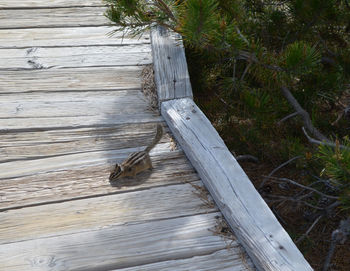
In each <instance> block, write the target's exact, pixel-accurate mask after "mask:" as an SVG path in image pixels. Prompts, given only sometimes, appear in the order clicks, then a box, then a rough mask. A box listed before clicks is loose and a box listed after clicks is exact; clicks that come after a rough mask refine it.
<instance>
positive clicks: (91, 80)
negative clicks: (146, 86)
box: [0, 66, 142, 110]
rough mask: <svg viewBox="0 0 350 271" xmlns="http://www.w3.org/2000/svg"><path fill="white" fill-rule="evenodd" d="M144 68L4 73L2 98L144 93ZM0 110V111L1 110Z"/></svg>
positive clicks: (92, 68)
mask: <svg viewBox="0 0 350 271" xmlns="http://www.w3.org/2000/svg"><path fill="white" fill-rule="evenodd" d="M141 70H142V66H125V67H83V68H66V69H47V70H45V69H41V70H18V71H6V70H3V71H1V80H0V95H1V97H3V95H4V94H11V93H16V95H17V93H23V92H72V91H86V92H87V91H91V90H128V89H141V79H140V74H141ZM0 110H1V109H0Z"/></svg>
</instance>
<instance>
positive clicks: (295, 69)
mask: <svg viewBox="0 0 350 271" xmlns="http://www.w3.org/2000/svg"><path fill="white" fill-rule="evenodd" d="M284 58H285V66H286V69H287V70H288V71H289V72H291V73H293V74H294V75H300V74H305V73H307V72H311V71H312V70H313V69H314V68H316V67H317V66H318V64H319V63H320V60H321V56H320V53H319V52H318V51H317V49H316V48H315V47H311V46H310V45H308V44H307V43H305V42H303V41H296V42H294V43H292V44H289V45H288V46H287V48H286V50H285V52H284Z"/></svg>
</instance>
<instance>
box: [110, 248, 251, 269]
mask: <svg viewBox="0 0 350 271" xmlns="http://www.w3.org/2000/svg"><path fill="white" fill-rule="evenodd" d="M137 268H138V270H143V271H154V270H162V271H174V270H176V271H198V270H201V271H254V270H255V267H254V266H253V264H252V263H251V261H250V260H249V258H248V257H247V256H245V254H244V252H243V251H242V253H232V251H231V249H223V250H219V251H216V252H214V253H212V254H208V255H203V256H194V257H191V258H187V259H178V260H170V261H164V262H157V263H151V264H147V265H142V266H138V267H137ZM134 270H135V267H130V268H122V269H114V270H111V271H134Z"/></svg>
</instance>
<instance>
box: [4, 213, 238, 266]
mask: <svg viewBox="0 0 350 271" xmlns="http://www.w3.org/2000/svg"><path fill="white" fill-rule="evenodd" d="M217 215H218V213H213V214H203V215H197V216H189V217H182V218H176V219H168V220H161V221H158V220H156V221H150V222H148V223H141V224H134V225H133V224H131V225H123V226H112V227H108V228H104V229H100V230H96V231H88V232H82V233H76V234H69V235H63V236H55V237H49V238H43V239H36V240H30V241H23V242H16V243H11V244H5V245H1V246H0V263H1V266H2V268H3V270H7V271H18V270H35V269H38V268H40V269H41V270H111V269H118V268H125V267H132V266H134V267H136V266H138V265H143V264H149V263H153V262H161V261H168V260H176V259H183V258H190V257H193V256H197V255H206V254H211V253H213V252H215V251H218V250H222V249H224V248H225V247H227V245H228V244H227V243H226V242H225V240H223V238H222V237H220V236H217V235H214V234H213V233H212V232H210V231H209V230H208V229H211V228H214V227H215V223H216V222H215V216H217ZM231 250H232V251H233V253H235V252H238V253H239V249H237V243H236V242H233V243H232V248H231Z"/></svg>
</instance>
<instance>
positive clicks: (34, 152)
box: [0, 123, 170, 163]
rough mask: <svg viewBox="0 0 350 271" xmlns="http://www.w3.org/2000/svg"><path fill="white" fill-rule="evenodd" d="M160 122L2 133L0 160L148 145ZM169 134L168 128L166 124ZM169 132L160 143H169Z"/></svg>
mask: <svg viewBox="0 0 350 271" xmlns="http://www.w3.org/2000/svg"><path fill="white" fill-rule="evenodd" d="M155 126H156V123H144V124H142V123H137V124H126V125H116V126H115V127H93V128H82V129H75V130H50V131H35V132H24V133H18V132H13V133H5V134H1V141H0V163H5V162H9V161H16V160H17V161H18V160H34V159H39V158H48V157H54V156H62V155H68V154H77V153H84V152H96V151H103V150H117V149H128V148H137V147H145V146H146V145H147V144H149V143H150V142H151V141H152V139H153V137H154V134H155ZM163 130H164V132H165V133H167V132H168V129H167V127H163ZM169 142H170V138H169V135H168V134H165V136H163V138H162V139H161V141H160V143H169Z"/></svg>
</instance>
